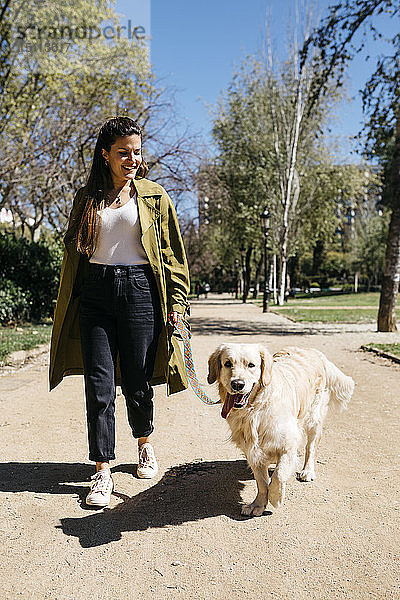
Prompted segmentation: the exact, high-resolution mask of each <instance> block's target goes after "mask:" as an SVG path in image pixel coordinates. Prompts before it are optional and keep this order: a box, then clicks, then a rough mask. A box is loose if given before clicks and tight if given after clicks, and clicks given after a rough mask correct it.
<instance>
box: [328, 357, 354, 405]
mask: <svg viewBox="0 0 400 600" xmlns="http://www.w3.org/2000/svg"><path fill="white" fill-rule="evenodd" d="M324 359H325V361H324V362H325V372H326V383H327V386H328V390H329V394H330V403H332V404H333V407H334V408H336V409H338V410H340V411H342V410H345V408H347V405H348V403H349V401H350V398H351V397H352V395H353V391H354V381H353V379H352V378H351V377H349V376H348V375H345V374H344V373H343V372H342V371H341V370H340V369H338V368H337V366H336V365H334V364H333V363H332V362H331V361H330V360H328V359H327V358H326V356H324Z"/></svg>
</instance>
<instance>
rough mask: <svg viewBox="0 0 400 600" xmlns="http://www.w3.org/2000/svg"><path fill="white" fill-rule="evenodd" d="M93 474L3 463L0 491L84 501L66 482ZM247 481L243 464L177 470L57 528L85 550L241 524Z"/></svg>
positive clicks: (82, 490)
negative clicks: (214, 520) (222, 520)
mask: <svg viewBox="0 0 400 600" xmlns="http://www.w3.org/2000/svg"><path fill="white" fill-rule="evenodd" d="M117 471H120V472H126V473H132V472H133V471H132V465H118V466H116V467H114V468H113V472H117ZM92 473H93V467H92V466H91V465H86V464H81V463H78V464H65V463H64V464H57V463H6V464H2V465H0V482H1V483H0V489H1V490H2V491H11V492H17V491H34V492H39V493H40V492H42V493H50V494H51V493H53V494H66V493H68V494H71V493H76V494H78V496H79V497H80V498H81V500H83V498H84V494H86V493H87V487H83V486H82V485H73V484H72V485H71V484H69V483H66V482H68V481H70V480H72V481H82V480H84V479H89V477H90V475H91V474H92ZM249 479H253V476H252V474H251V471H250V469H249V467H248V466H247V463H246V461H245V460H236V461H211V462H194V463H187V464H184V465H179V466H176V467H172V468H170V469H169V470H168V471H167V472H166V473H165V474H164V475H163V477H162V478H161V479H160V480H159V481H158V482H157V483H156V484H155V485H153V486H152V487H150V488H148V489H146V490H144V491H143V492H140V493H139V494H137V495H136V496H133V497H132V498H128V497H127V496H125V495H122V494H118V492H117V491H116V492H115V496H117V497H119V498H122V499H123V500H124V501H123V502H122V503H121V504H119V505H117V506H116V507H115V508H112V509H105V510H101V511H96V512H95V513H92V514H90V515H87V516H84V517H82V518H63V519H61V525H60V527H61V528H62V530H63V532H64V533H65V534H66V535H69V536H76V537H78V538H79V541H80V544H81V546H82V547H85V548H88V547H93V546H100V545H103V544H108V543H110V542H112V541H117V540H119V539H121V533H122V532H123V531H145V530H147V529H154V528H159V527H166V526H168V525H181V524H183V523H186V522H190V521H198V520H200V519H205V518H208V517H215V516H219V515H226V516H228V517H229V518H231V519H235V520H245V519H247V517H242V516H241V514H240V509H241V496H240V492H241V491H242V489H243V487H244V482H245V481H247V480H249ZM132 484H133V487H134V482H132ZM82 506H83V505H82Z"/></svg>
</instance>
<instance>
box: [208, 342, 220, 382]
mask: <svg viewBox="0 0 400 600" xmlns="http://www.w3.org/2000/svg"><path fill="white" fill-rule="evenodd" d="M222 348H223V346H219V347H218V348H217V349H216V350H214V352H213V353H212V354H211V356H210V358H209V359H208V375H207V381H208V383H214V382H215V381H217V379H218V376H219V372H220V370H221V358H220V357H221V351H222Z"/></svg>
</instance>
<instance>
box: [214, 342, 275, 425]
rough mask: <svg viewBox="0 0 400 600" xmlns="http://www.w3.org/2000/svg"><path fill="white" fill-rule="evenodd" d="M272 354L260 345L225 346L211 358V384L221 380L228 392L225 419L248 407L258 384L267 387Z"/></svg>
mask: <svg viewBox="0 0 400 600" xmlns="http://www.w3.org/2000/svg"><path fill="white" fill-rule="evenodd" d="M267 356H269V354H268V352H267V351H266V350H265V349H264V348H262V347H261V346H259V345H258V344H229V345H227V344H223V345H222V346H220V347H219V348H217V350H216V351H215V352H214V353H213V354H212V355H211V356H210V358H209V361H208V365H209V371H208V382H209V383H213V382H214V381H218V382H219V384H220V394H221V391H222V392H223V393H224V397H223V398H221V399H223V400H224V406H223V408H222V416H223V417H224V418H226V417H227V416H228V415H229V413H230V411H231V410H232V408H236V409H240V408H244V407H245V406H247V403H248V401H249V397H250V394H251V392H252V390H253V388H254V386H255V385H257V384H259V385H266V379H269V375H268V374H267V371H268V369H267V366H266V359H267Z"/></svg>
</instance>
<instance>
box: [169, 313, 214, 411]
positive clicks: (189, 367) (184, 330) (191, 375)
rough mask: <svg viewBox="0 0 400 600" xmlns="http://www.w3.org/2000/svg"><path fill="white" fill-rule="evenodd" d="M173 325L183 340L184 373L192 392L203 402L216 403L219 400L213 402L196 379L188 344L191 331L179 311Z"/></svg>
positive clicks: (190, 349)
mask: <svg viewBox="0 0 400 600" xmlns="http://www.w3.org/2000/svg"><path fill="white" fill-rule="evenodd" d="M174 327H175V330H176V331H178V332H179V334H180V337H181V338H182V341H183V356H184V359H185V368H186V373H187V376H188V379H189V382H190V385H191V386H192V389H193V391H194V393H195V394H196V396H198V397H199V398H200V400H202V401H203V402H204V403H205V404H218V402H219V400H216V401H215V402H214V401H213V400H211V398H209V396H207V394H206V393H205V392H203V390H202V389H201V385H200V383H199V380H198V379H197V375H196V371H195V368H194V363H193V352H192V347H191V345H190V338H191V333H190V331H189V328H188V327H187V326H186V324H185V322H184V319H183V317H182V315H180V314H179V313H178V315H177V321H176V323H174Z"/></svg>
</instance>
